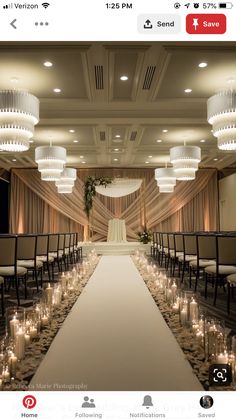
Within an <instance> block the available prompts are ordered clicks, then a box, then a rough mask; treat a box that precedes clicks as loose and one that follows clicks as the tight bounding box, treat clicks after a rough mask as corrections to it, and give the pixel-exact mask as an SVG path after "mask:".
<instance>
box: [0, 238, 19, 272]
mask: <svg viewBox="0 0 236 419" xmlns="http://www.w3.org/2000/svg"><path fill="white" fill-rule="evenodd" d="M16 242H17V237H16V236H0V266H15V264H16V250H17V248H16Z"/></svg>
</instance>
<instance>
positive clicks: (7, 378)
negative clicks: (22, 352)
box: [2, 367, 11, 383]
mask: <svg viewBox="0 0 236 419" xmlns="http://www.w3.org/2000/svg"><path fill="white" fill-rule="evenodd" d="M10 378H11V377H10V372H9V370H8V367H6V368H5V369H3V371H2V379H3V382H4V383H8V382H9V381H10Z"/></svg>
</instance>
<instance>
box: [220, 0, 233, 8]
mask: <svg viewBox="0 0 236 419" xmlns="http://www.w3.org/2000/svg"><path fill="white" fill-rule="evenodd" d="M232 7H233V3H230V2H227V3H219V8H220V9H232Z"/></svg>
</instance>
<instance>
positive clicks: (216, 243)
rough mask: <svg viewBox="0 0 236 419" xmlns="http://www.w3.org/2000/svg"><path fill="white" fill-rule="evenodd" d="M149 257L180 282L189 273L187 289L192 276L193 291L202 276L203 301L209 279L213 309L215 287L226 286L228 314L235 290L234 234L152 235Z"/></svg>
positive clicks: (235, 237) (216, 288) (171, 233)
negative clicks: (176, 272) (179, 279)
mask: <svg viewBox="0 0 236 419" xmlns="http://www.w3.org/2000/svg"><path fill="white" fill-rule="evenodd" d="M151 254H152V256H153V257H154V258H155V259H157V260H158V262H159V264H160V265H161V266H163V265H164V266H165V268H166V269H167V270H168V269H170V272H171V274H172V275H173V276H174V275H175V269H176V267H178V274H179V276H180V277H181V280H182V282H183V280H184V275H185V273H186V272H188V273H189V286H190V288H191V287H192V275H193V274H194V275H195V291H196V290H197V286H198V281H199V278H200V275H201V273H202V274H203V278H204V280H205V298H207V288H208V282H209V279H211V281H212V284H213V285H214V305H216V300H217V293H218V285H222V286H223V287H224V286H225V284H227V310H228V313H230V300H231V294H232V295H233V289H234V287H235V286H236V233H235V232H228V233H218V232H212V233H204V232H199V233H179V232H178V233H173V232H170V233H163V232H155V233H153V242H152V245H151Z"/></svg>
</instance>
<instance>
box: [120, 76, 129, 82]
mask: <svg viewBox="0 0 236 419" xmlns="http://www.w3.org/2000/svg"><path fill="white" fill-rule="evenodd" d="M120 80H121V81H127V80H129V77H128V76H121V77H120Z"/></svg>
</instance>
